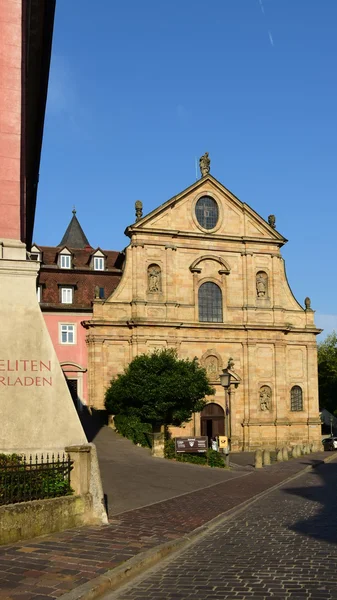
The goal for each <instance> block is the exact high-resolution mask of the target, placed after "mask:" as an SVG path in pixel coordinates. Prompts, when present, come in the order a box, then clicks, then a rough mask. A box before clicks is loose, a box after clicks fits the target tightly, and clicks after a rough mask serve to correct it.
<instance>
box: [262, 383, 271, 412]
mask: <svg viewBox="0 0 337 600" xmlns="http://www.w3.org/2000/svg"><path fill="white" fill-rule="evenodd" d="M271 400H272V391H271V388H270V387H269V385H263V386H262V387H261V388H260V410H262V411H263V412H266V411H270V410H271Z"/></svg>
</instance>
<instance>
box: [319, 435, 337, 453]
mask: <svg viewBox="0 0 337 600" xmlns="http://www.w3.org/2000/svg"><path fill="white" fill-rule="evenodd" d="M322 444H323V447H324V450H337V437H328V438H324V439H323V440H322Z"/></svg>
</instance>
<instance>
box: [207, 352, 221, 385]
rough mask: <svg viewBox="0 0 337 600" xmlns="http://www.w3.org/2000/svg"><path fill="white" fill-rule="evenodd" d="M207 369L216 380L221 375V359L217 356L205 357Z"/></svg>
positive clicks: (208, 373) (211, 377)
mask: <svg viewBox="0 0 337 600" xmlns="http://www.w3.org/2000/svg"><path fill="white" fill-rule="evenodd" d="M205 369H206V373H207V375H208V377H209V379H211V380H214V379H217V378H218V376H219V361H218V359H217V357H216V356H208V357H207V358H206V359H205Z"/></svg>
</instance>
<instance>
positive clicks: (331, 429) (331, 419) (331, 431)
mask: <svg viewBox="0 0 337 600" xmlns="http://www.w3.org/2000/svg"><path fill="white" fill-rule="evenodd" d="M332 424H333V416H332V415H330V435H331V437H333V428H332Z"/></svg>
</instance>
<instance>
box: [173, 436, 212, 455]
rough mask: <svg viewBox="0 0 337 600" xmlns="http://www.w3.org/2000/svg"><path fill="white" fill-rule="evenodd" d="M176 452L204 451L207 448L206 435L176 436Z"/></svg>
mask: <svg viewBox="0 0 337 600" xmlns="http://www.w3.org/2000/svg"><path fill="white" fill-rule="evenodd" d="M175 442H176V452H177V453H178V454H181V453H183V452H185V453H186V452H192V453H193V452H206V451H207V449H208V437H207V436H200V437H177V438H175Z"/></svg>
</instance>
